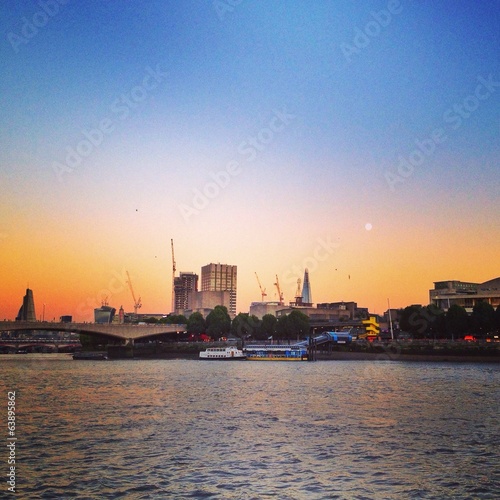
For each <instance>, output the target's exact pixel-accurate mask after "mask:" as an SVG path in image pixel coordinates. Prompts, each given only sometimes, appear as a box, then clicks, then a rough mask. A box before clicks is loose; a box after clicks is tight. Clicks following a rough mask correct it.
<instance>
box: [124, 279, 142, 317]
mask: <svg viewBox="0 0 500 500" xmlns="http://www.w3.org/2000/svg"><path fill="white" fill-rule="evenodd" d="M127 278H128V280H127V283H128V287H129V288H130V292H131V293H132V298H133V299H134V314H136V315H137V309H140V308H141V307H142V304H141V298H140V297H139V300H135V293H134V289H133V288H132V280H131V279H130V274H129V273H128V271H127Z"/></svg>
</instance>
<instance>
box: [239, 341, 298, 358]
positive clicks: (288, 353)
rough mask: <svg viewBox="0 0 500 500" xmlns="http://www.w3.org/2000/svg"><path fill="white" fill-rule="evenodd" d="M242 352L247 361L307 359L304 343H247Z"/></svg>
mask: <svg viewBox="0 0 500 500" xmlns="http://www.w3.org/2000/svg"><path fill="white" fill-rule="evenodd" d="M244 352H245V354H246V356H247V359H248V360H249V361H307V347H306V346H304V345H287V344H282V345H280V344H278V345H248V346H246V347H245V350H244Z"/></svg>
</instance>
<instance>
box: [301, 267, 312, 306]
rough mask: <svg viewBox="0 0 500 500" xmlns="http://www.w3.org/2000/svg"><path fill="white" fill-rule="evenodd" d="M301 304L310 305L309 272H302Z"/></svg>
mask: <svg viewBox="0 0 500 500" xmlns="http://www.w3.org/2000/svg"><path fill="white" fill-rule="evenodd" d="M302 304H303V305H311V304H312V293H311V284H310V283H309V270H308V269H307V268H306V270H305V271H304V284H303V285H302Z"/></svg>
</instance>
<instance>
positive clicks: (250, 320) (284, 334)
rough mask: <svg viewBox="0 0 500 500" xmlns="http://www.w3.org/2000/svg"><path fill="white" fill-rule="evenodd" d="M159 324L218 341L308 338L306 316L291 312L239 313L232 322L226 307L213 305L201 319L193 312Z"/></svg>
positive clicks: (167, 319) (173, 316) (152, 320)
mask: <svg viewBox="0 0 500 500" xmlns="http://www.w3.org/2000/svg"><path fill="white" fill-rule="evenodd" d="M145 322H147V323H156V322H158V321H156V320H154V319H150V320H145ZM159 322H162V323H170V324H185V325H187V332H188V333H189V334H192V335H201V334H202V333H204V334H206V335H208V336H209V337H212V338H213V339H218V338H220V337H228V336H230V335H232V336H235V337H238V338H241V339H246V338H249V337H252V338H253V339H256V340H265V339H268V338H269V337H273V339H283V340H284V339H297V338H301V337H305V336H307V335H309V317H308V316H306V315H305V314H304V313H302V312H300V311H297V310H294V311H292V312H291V313H290V314H288V315H286V316H282V317H280V318H276V316H274V315H273V314H266V315H265V316H264V317H263V318H262V319H259V318H257V316H255V315H250V314H248V313H239V314H238V315H237V316H236V317H235V318H234V319H233V320H232V321H231V317H230V316H229V313H228V311H227V308H226V307H225V306H216V307H215V308H214V310H213V311H211V312H210V313H209V314H208V316H207V317H206V319H205V318H203V316H202V315H201V313H199V312H194V313H193V314H191V315H190V316H189V318H186V317H185V316H182V315H171V316H168V317H167V318H162V319H161V320H160V321H159Z"/></svg>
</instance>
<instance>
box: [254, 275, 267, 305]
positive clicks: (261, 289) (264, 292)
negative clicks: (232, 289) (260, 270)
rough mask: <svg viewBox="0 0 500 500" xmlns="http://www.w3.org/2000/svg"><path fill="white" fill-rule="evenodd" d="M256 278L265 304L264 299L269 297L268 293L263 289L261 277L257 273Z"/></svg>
mask: <svg viewBox="0 0 500 500" xmlns="http://www.w3.org/2000/svg"><path fill="white" fill-rule="evenodd" d="M255 277H256V278H257V283H258V284H259V288H260V293H261V295H262V302H264V297H265V296H266V295H267V293H266V289H265V288H264V289H263V288H262V285H261V284H260V279H259V277H258V276H257V272H256V273H255Z"/></svg>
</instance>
